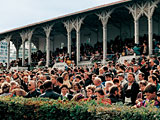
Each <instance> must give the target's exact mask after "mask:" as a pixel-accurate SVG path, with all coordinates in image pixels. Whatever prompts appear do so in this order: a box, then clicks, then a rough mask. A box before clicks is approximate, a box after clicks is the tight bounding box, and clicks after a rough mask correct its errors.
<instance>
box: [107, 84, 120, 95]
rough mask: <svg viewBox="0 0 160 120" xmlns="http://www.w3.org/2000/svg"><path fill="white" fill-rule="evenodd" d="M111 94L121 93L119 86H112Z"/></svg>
mask: <svg viewBox="0 0 160 120" xmlns="http://www.w3.org/2000/svg"><path fill="white" fill-rule="evenodd" d="M109 94H110V95H114V96H118V95H119V92H118V87H117V86H116V85H113V86H111V88H110V90H109Z"/></svg>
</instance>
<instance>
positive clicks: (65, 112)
mask: <svg viewBox="0 0 160 120" xmlns="http://www.w3.org/2000/svg"><path fill="white" fill-rule="evenodd" d="M4 119H7V120H13V119H14V120H20V119H27V120H82V119H83V120H97V119H98V120H122V119H123V120H146V119H148V120H160V109H158V108H156V107H147V108H144V107H142V108H136V109H133V108H130V107H128V106H123V105H121V104H118V105H103V104H97V103H96V102H95V101H90V102H87V101H81V102H74V101H70V102H69V101H61V100H52V99H46V98H45V99H44V98H32V99H26V98H21V97H15V98H10V97H0V120H4Z"/></svg>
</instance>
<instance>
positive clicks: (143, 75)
mask: <svg viewBox="0 0 160 120" xmlns="http://www.w3.org/2000/svg"><path fill="white" fill-rule="evenodd" d="M138 78H139V81H141V80H144V78H145V74H144V73H142V72H141V73H139V74H138Z"/></svg>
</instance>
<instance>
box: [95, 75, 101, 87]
mask: <svg viewBox="0 0 160 120" xmlns="http://www.w3.org/2000/svg"><path fill="white" fill-rule="evenodd" d="M93 83H94V85H95V86H100V85H101V83H102V80H101V79H100V78H99V77H96V78H95V79H94V81H93Z"/></svg>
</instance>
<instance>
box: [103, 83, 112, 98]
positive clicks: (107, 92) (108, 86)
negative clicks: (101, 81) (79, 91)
mask: <svg viewBox="0 0 160 120" xmlns="http://www.w3.org/2000/svg"><path fill="white" fill-rule="evenodd" d="M112 85H113V82H112V81H107V82H106V83H105V87H104V93H105V95H106V96H108V95H109V89H110V87H111V86H112Z"/></svg>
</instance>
